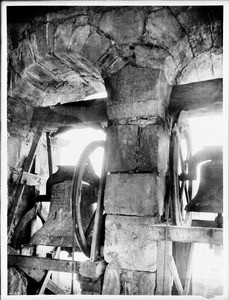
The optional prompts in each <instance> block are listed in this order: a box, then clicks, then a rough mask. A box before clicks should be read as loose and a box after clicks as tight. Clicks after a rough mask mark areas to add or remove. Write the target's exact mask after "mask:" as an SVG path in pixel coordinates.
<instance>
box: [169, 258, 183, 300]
mask: <svg viewBox="0 0 229 300" xmlns="http://www.w3.org/2000/svg"><path fill="white" fill-rule="evenodd" d="M169 262H170V263H169V268H170V271H171V273H172V276H173V280H174V282H175V286H176V289H177V291H178V294H179V295H183V293H184V289H183V286H182V283H181V281H180V277H179V275H178V271H177V267H176V264H175V261H174V258H173V256H172V255H170V257H169Z"/></svg>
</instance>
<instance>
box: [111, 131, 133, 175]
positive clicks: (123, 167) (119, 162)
mask: <svg viewBox="0 0 229 300" xmlns="http://www.w3.org/2000/svg"><path fill="white" fill-rule="evenodd" d="M137 138H138V126H136V125H118V126H110V127H108V134H107V144H108V152H107V170H108V171H109V172H120V171H132V170H135V169H136V168H137V161H136V152H137V147H138V140H137Z"/></svg>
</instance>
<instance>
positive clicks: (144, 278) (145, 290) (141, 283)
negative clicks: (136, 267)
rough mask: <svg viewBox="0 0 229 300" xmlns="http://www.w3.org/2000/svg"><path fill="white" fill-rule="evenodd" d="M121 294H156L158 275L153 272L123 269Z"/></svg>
mask: <svg viewBox="0 0 229 300" xmlns="http://www.w3.org/2000/svg"><path fill="white" fill-rule="evenodd" d="M121 283H122V289H121V295H154V289H155V287H156V275H155V273H151V272H139V271H129V270H123V272H122V274H121Z"/></svg>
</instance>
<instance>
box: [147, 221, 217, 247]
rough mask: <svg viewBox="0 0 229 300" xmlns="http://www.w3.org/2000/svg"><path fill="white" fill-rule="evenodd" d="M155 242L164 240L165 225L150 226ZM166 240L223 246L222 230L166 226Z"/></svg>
mask: <svg viewBox="0 0 229 300" xmlns="http://www.w3.org/2000/svg"><path fill="white" fill-rule="evenodd" d="M152 227H153V231H154V239H155V240H164V239H165V232H166V225H152ZM167 232H168V235H167V240H168V241H172V242H180V243H203V244H215V245H222V244H223V229H221V228H208V227H204V228H202V227H180V226H168V228H167Z"/></svg>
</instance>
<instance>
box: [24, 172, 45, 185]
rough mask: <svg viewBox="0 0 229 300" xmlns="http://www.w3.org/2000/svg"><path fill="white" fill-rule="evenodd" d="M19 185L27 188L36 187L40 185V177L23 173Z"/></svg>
mask: <svg viewBox="0 0 229 300" xmlns="http://www.w3.org/2000/svg"><path fill="white" fill-rule="evenodd" d="M20 183H21V184H26V185H29V186H36V185H39V184H40V183H41V177H40V176H39V175H36V174H32V173H28V172H25V171H23V173H22V177H21V182H20Z"/></svg>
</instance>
